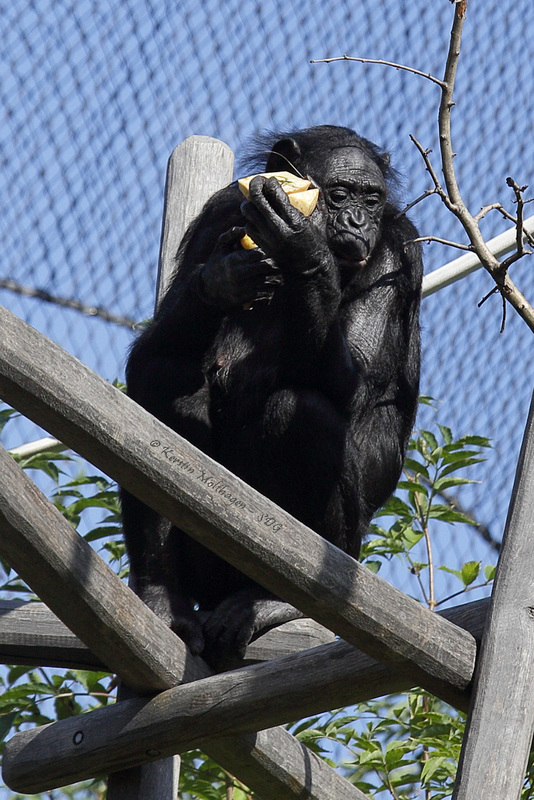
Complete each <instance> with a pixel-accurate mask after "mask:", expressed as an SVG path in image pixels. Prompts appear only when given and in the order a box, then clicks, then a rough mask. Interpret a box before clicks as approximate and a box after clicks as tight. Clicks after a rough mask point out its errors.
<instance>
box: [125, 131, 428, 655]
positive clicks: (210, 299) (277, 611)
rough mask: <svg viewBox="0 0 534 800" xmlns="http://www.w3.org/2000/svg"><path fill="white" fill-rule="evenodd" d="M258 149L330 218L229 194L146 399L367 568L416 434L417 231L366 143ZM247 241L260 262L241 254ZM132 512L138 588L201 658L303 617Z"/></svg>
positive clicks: (210, 220)
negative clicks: (307, 185)
mask: <svg viewBox="0 0 534 800" xmlns="http://www.w3.org/2000/svg"><path fill="white" fill-rule="evenodd" d="M257 149H258V150H259V151H262V152H263V151H268V157H267V159H266V162H265V161H264V165H265V166H264V167H263V168H262V171H278V170H282V169H283V170H288V171H292V172H294V173H295V174H300V175H308V176H310V177H311V178H312V179H313V180H314V182H315V184H316V185H317V186H318V187H319V188H320V189H321V190H322V191H321V196H320V201H319V205H318V208H317V210H316V211H315V212H314V213H313V214H312V216H311V217H308V218H305V217H303V216H302V215H301V214H300V212H296V210H295V209H293V208H292V207H291V206H289V203H288V201H287V196H286V195H285V194H284V193H283V192H282V191H281V189H280V187H279V186H278V184H277V183H276V181H275V182H274V183H273V182H271V181H267V182H266V181H264V180H263V179H256V180H255V181H253V183H252V185H251V199H250V201H249V202H246V203H244V204H243V200H244V198H243V196H242V195H241V194H240V192H239V190H238V188H237V186H236V184H231V185H230V186H228V187H227V188H225V189H223V190H222V191H221V192H219V193H217V194H216V195H215V196H214V197H213V198H212V199H211V200H210V201H209V202H208V203H207V205H206V206H205V208H204V210H203V211H202V213H201V214H200V216H199V217H198V218H197V220H196V221H195V222H194V223H193V225H192V226H191V228H190V229H189V231H188V233H187V234H186V236H185V238H184V241H183V243H182V245H181V247H180V250H179V253H178V256H177V270H176V276H175V278H174V281H173V283H172V285H171V288H170V290H169V292H168V293H167V295H166V297H165V298H164V300H163V302H162V304H161V307H160V309H159V311H158V313H157V314H156V317H155V319H154V321H153V322H152V324H151V325H150V326H149V327H148V328H147V329H146V330H145V331H144V332H143V333H142V334H141V336H140V337H139V338H138V339H137V341H136V342H135V344H134V346H133V348H132V351H131V355H130V358H129V361H128V367H127V383H128V393H129V394H130V396H131V397H133V398H134V399H135V400H136V401H137V402H139V403H140V404H141V405H142V406H144V407H145V408H146V409H148V410H149V411H150V412H151V413H152V414H154V415H155V416H156V417H158V418H159V419H160V420H162V421H163V422H165V423H166V424H167V425H169V426H170V427H171V428H173V429H174V430H175V431H177V432H178V433H180V434H181V435H182V436H184V437H185V438H187V439H188V440H190V441H191V442H192V443H193V444H195V445H196V446H197V447H199V448H201V449H202V450H203V451H204V452H206V453H207V454H208V455H210V456H211V457H212V458H214V459H216V460H217V461H219V462H220V463H221V464H224V465H225V466H226V467H228V468H229V469H230V470H232V471H233V472H234V473H235V474H237V475H239V476H240V477H241V478H243V479H244V480H245V481H247V482H248V483H249V484H251V485H252V486H254V487H255V488H257V489H258V490H259V491H260V492H262V493H263V494H265V495H266V496H268V497H270V498H271V499H272V500H273V501H274V502H276V503H277V504H279V505H280V506H282V507H283V508H285V509H286V510H287V511H289V512H290V513H291V514H293V515H294V516H295V517H297V518H298V519H299V520H301V521H302V522H304V523H305V524H307V525H309V526H310V527H311V528H313V529H314V530H315V531H317V532H318V533H319V534H321V535H322V536H324V537H325V538H326V539H328V540H329V541H331V542H333V543H334V544H335V545H337V546H338V547H340V548H342V549H343V550H345V551H346V552H348V553H350V554H352V555H353V556H354V557H356V558H357V557H358V554H359V550H360V544H361V540H362V537H363V536H364V535H365V533H366V532H367V529H368V526H369V522H370V520H371V517H372V515H373V514H374V512H375V511H376V509H377V508H378V507H379V506H380V505H382V504H383V503H384V502H385V500H386V499H387V497H388V496H389V495H390V494H391V492H392V491H393V490H394V488H395V485H396V483H397V480H398V478H399V475H400V472H401V468H402V463H403V459H404V454H405V449H406V444H407V441H408V437H409V435H410V431H411V428H412V425H413V421H414V415H415V409H416V403H417V396H418V382H419V323H418V312H419V302H420V286H421V274H422V265H421V255H420V249H419V246H417V245H415V244H410V243H408V244H406V242H409V241H410V240H412V239H413V238H414V237H415V236H416V235H417V233H416V230H415V228H414V227H413V225H412V224H411V223H410V222H409V220H408V219H407V218H406V217H405V216H403V215H402V214H399V210H398V208H397V207H396V206H395V205H394V204H393V203H392V202H391V192H390V188H389V187H390V185H391V183H392V172H391V169H390V166H389V157H388V156H387V154H384V153H382V152H381V151H380V150H379V149H378V148H377V147H376V146H375V145H374V144H372V143H371V142H368V141H367V140H365V139H362V138H361V137H359V136H358V135H357V134H355V133H354V132H353V131H351V130H349V129H348V128H338V127H335V126H320V127H317V128H310V129H306V130H303V131H296V132H290V133H285V134H281V135H277V136H276V137H271V138H268V139H263V140H262V141H260V142H259V144H258V146H257ZM256 158H257V156H256ZM256 163H257V161H256ZM236 226H237V230H236V229H235V227H236ZM244 226H246V229H247V232H248V233H249V234H250V235H252V237H253V239H254V241H255V242H256V243H257V244H259V245H260V249H258V250H255V251H254V250H250V251H246V250H243V249H242V248H241V245H240V243H239V238H240V236H241V235H242V234H243V233H244V231H243V230H242V228H243V227H244ZM228 231H229V233H228ZM220 236H223V239H222V240H220V239H219V237H220ZM251 306H252V308H251ZM122 502H123V516H124V529H125V536H126V543H127V547H128V552H129V556H130V562H131V569H132V573H133V577H134V585H135V587H136V590H137V591H138V593H139V594H140V595H141V597H143V599H144V600H145V601H146V602H147V603H148V604H149V605H150V606H151V607H152V608H153V609H154V611H155V612H156V613H158V614H159V615H160V616H162V617H163V618H164V619H165V620H166V621H167V622H168V624H169V625H171V626H172V627H173V628H174V630H176V632H177V633H178V634H179V635H181V636H182V637H183V638H184V639H185V640H186V642H187V643H188V644H189V645H190V647H191V648H192V649H193V651H195V652H201V651H202V649H203V648H204V646H205V643H206V641H208V643H210V644H211V645H212V646H214V647H237V648H238V649H239V650H242V649H243V648H244V646H245V645H246V643H247V642H248V641H249V640H250V638H251V636H252V635H253V634H254V632H256V631H257V630H259V629H260V628H262V627H264V626H265V625H269V624H273V623H277V622H280V621H284V620H286V619H289V618H292V617H295V616H298V612H296V610H295V609H293V608H292V607H291V606H289V605H288V604H285V603H282V602H281V601H278V600H276V598H273V597H272V595H270V594H269V593H268V592H266V591H265V590H263V589H262V588H261V587H258V586H256V585H255V584H254V583H253V582H252V581H251V580H250V579H248V578H247V577H245V576H244V575H242V574H241V573H239V572H238V571H237V570H235V569H234V568H233V567H231V566H229V565H228V564H226V562H224V561H222V560H221V559H219V558H218V557H217V556H215V555H213V554H212V553H211V552H209V551H207V550H205V549H204V548H202V547H201V546H200V545H199V544H197V543H196V542H194V541H193V540H191V539H190V538H189V537H187V536H186V535H185V534H184V533H183V532H181V531H179V530H178V529H176V528H175V527H172V526H171V525H170V524H169V523H168V522H167V521H166V520H163V519H161V518H160V517H158V515H156V514H155V513H154V512H153V511H151V510H150V509H148V508H147V507H146V506H144V505H143V504H142V503H140V502H139V501H138V500H136V499H135V498H134V497H132V496H131V495H129V494H128V493H126V492H123V497H122ZM195 604H196V605H197V606H198V607H199V609H200V611H201V612H202V611H205V612H210V613H209V615H208V614H200V615H199V613H198V612H197V611H195V610H194V607H195ZM206 617H207V621H206ZM201 620H202V621H203V622H204V624H203V625H202V624H201Z"/></svg>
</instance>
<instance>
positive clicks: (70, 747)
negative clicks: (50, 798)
mask: <svg viewBox="0 0 534 800" xmlns="http://www.w3.org/2000/svg"><path fill="white" fill-rule="evenodd" d="M352 658H354V659H355V665H356V668H355V669H354V670H353V671H351V670H350V661H351V659H352ZM406 669H409V667H407V666H406V665H404V666H403V665H398V666H397V668H396V669H395V670H391V671H390V675H389V676H388V677H389V686H388V687H386V690H389V691H398V690H400V689H401V688H404V687H405V686H406V683H407V682H408V680H409V679H408V677H407V674H406V672H405V671H406ZM360 671H363V673H364V674H365V677H366V680H365V681H362V682H360V681H359V673H360ZM403 671H404V674H402V673H403ZM373 673H374V674H373ZM383 676H384V667H383V665H381V664H377V663H376V662H373V661H372V659H371V658H370V657H363V656H361V655H360V654H358V653H356V651H355V649H354V648H353V647H351V646H350V645H348V644H347V643H346V642H342V641H338V642H335V643H333V644H327V645H323V646H321V647H318V648H314V649H313V650H307V651H305V652H303V653H299V654H297V655H292V656H287V657H285V658H282V659H279V660H277V661H269V662H265V663H263V664H258V665H254V666H250V667H243V668H242V669H239V670H234V671H232V672H226V673H223V674H221V675H214V676H211V677H209V678H204V679H202V680H199V681H196V682H194V683H189V684H187V685H182V686H179V687H176V688H174V689H169V690H168V691H166V692H163V693H161V694H159V695H157V696H156V697H155V698H153V699H150V700H146V699H140V698H139V699H138V698H136V699H133V700H125V701H123V702H121V703H117V704H116V705H115V706H110V707H106V708H102V709H98V710H96V711H93V712H91V714H86V715H84V716H83V718H79V717H78V718H71V719H67V720H61V721H59V722H56V723H52V724H50V725H45V726H43V727H41V728H38V729H34V730H31V731H27V732H23V733H19V734H17V735H16V736H15V737H14V738H13V739H11V741H10V742H9V744H8V745H7V747H6V751H5V754H4V779H5V781H6V783H7V784H8V785H9V786H11V787H12V788H14V789H16V790H17V791H22V792H35V791H43V790H45V789H50V788H55V787H57V786H60V785H64V784H67V783H71V782H72V781H77V780H81V779H83V778H86V777H89V776H90V775H95V774H96V775H99V774H104V773H109V772H113V771H114V770H117V769H125V768H128V767H130V766H135V765H136V764H138V763H140V762H143V761H150V760H151V759H153V758H154V756H155V755H159V756H167V755H170V754H172V753H177V752H183V751H184V750H190V749H192V748H195V747H199V746H202V745H203V742H204V740H205V739H207V738H209V737H213V732H214V731H217V736H228V735H232V736H236V735H239V734H243V733H252V732H254V731H255V730H257V728H258V726H260V727H261V728H265V727H271V726H273V725H279V724H281V723H284V722H290V721H292V720H295V719H300V718H302V717H304V716H307V715H310V714H314V713H319V712H321V711H327V710H328V709H331V708H333V707H335V706H336V705H338V704H339V705H341V706H344V705H347V704H350V703H354V702H358V701H360V700H362V699H364V697H368V696H369V691H370V686H371V684H372V683H373V682H374V691H371V693H372V695H375V696H376V695H379V694H382V693H383V692H384V687H383V680H382V678H383ZM334 700H335V702H334ZM147 742H149V743H150V748H148V747H147Z"/></svg>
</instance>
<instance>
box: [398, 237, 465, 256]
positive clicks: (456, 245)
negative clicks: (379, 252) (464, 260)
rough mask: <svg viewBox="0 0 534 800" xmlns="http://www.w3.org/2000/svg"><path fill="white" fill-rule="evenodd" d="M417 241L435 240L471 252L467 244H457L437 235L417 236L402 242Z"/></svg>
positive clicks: (414, 242)
mask: <svg viewBox="0 0 534 800" xmlns="http://www.w3.org/2000/svg"><path fill="white" fill-rule="evenodd" d="M417 242H425V243H426V242H437V243H438V244H445V245H447V247H454V248H456V250H467V251H468V253H472V252H473V248H472V247H471V245H469V244H459V242H451V241H449V240H448V239H441V238H440V237H439V236H418V237H417V239H410V240H409V241H407V242H404V245H405V246H406V245H407V244H416V243H417Z"/></svg>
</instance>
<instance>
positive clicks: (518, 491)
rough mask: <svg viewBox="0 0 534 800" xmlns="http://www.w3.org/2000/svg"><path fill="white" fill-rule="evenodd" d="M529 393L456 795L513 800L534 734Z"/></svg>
mask: <svg viewBox="0 0 534 800" xmlns="http://www.w3.org/2000/svg"><path fill="white" fill-rule="evenodd" d="M533 528H534V398H533V402H532V404H531V407H530V413H529V417H528V422H527V425H526V429H525V435H524V438H523V446H522V449H521V455H520V457H519V462H518V466H517V472H516V478H515V483H514V487H513V491H512V499H511V501H510V508H509V511H508V519H507V522H506V529H505V533H504V538H503V543H502V548H501V553H500V558H499V563H498V567H497V573H496V577H495V583H494V587H493V595H492V601H491V605H490V608H489V612H488V622H487V625H486V630H485V633H484V637H483V640H482V646H481V652H480V659H479V663H478V666H477V671H476V675H475V680H474V686H473V696H472V705H471V709H470V713H469V716H468V721H467V726H466V732H465V736H464V744H463V748H462V754H461V758H460V764H459V768H458V774H457V779H456V785H455V791H454V795H453V796H454V798H455V800H478V798H481V797H488V798H490V797H491V798H493V797H494V798H499V800H516V798H519V797H520V795H521V789H522V785H523V780H524V777H525V771H526V766H527V760H528V756H529V753H530V749H531V746H532V736H533V733H534V536H533V532H534V531H533Z"/></svg>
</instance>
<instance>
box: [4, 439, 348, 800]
mask: <svg viewBox="0 0 534 800" xmlns="http://www.w3.org/2000/svg"><path fill="white" fill-rule="evenodd" d="M0 474H2V481H1V482H0V530H1V531H2V539H1V547H0V549H1V552H2V554H3V555H5V556H6V558H7V560H8V561H9V562H10V564H12V566H13V567H14V569H16V571H17V572H18V573H19V574H20V575H21V577H23V578H24V580H26V581H27V583H28V584H29V585H30V586H31V587H32V588H33V589H34V590H35V591H36V592H37V593H38V594H39V595H40V596H41V597H43V599H44V600H45V601H46V602H47V603H48V604H49V605H50V607H51V608H52V609H53V610H54V611H55V612H56V614H57V616H58V617H60V618H61V619H62V620H63V622H65V624H67V625H68V626H69V628H70V629H71V630H72V631H73V632H74V633H77V634H78V635H79V637H80V638H81V639H83V641H84V642H85V643H86V644H87V645H89V646H90V647H91V649H92V650H93V652H94V653H95V654H96V655H97V656H99V657H100V659H101V660H102V661H103V662H104V663H106V664H107V665H108V668H110V669H112V670H114V671H116V672H117V674H118V675H119V677H121V678H122V680H123V681H124V682H125V683H126V684H127V685H129V686H132V687H134V688H135V689H136V690H137V691H138V692H148V691H156V690H157V689H160V688H162V687H165V686H175V685H176V684H178V683H180V682H181V681H183V680H188V679H191V680H194V679H195V678H197V677H199V676H201V675H207V674H209V673H210V670H209V668H208V667H207V665H206V664H204V662H203V661H202V660H201V659H200V658H198V657H195V658H194V657H192V656H191V654H190V653H188V651H187V649H186V648H185V645H184V644H183V642H181V640H180V639H178V637H177V636H175V635H174V634H173V633H172V632H171V631H170V630H169V629H168V628H167V627H166V626H165V625H164V624H163V623H162V622H161V620H159V619H158V618H157V617H156V616H155V615H154V614H153V613H152V612H151V611H150V610H149V609H148V608H147V607H146V606H145V605H144V603H142V602H141V600H139V598H138V597H136V596H135V595H134V594H133V592H132V591H131V590H130V589H128V587H127V586H126V585H125V584H124V583H123V582H122V581H121V580H120V579H119V577H118V576H117V575H116V574H115V573H114V572H113V571H112V570H111V569H110V568H109V567H108V565H107V564H105V562H104V561H103V560H102V559H101V558H100V556H99V555H98V554H97V553H95V551H94V550H92V548H91V547H90V546H89V545H88V544H87V542H85V540H84V539H82V537H80V536H79V535H78V534H77V533H76V531H75V530H74V528H73V527H72V526H71V525H70V524H69V523H68V522H67V521H66V520H65V518H64V517H63V516H62V515H61V513H60V512H59V511H58V510H57V509H56V508H55V506H53V504H52V503H51V502H50V501H49V500H48V499H47V498H46V497H45V496H44V495H43V494H42V492H40V490H39V489H38V488H37V487H36V486H35V484H34V483H33V482H32V481H31V479H30V478H29V477H28V476H27V475H26V474H25V473H24V472H23V470H21V468H20V467H19V466H18V465H17V464H16V463H15V461H14V460H13V458H11V456H10V455H9V454H8V453H7V452H6V451H5V450H4V449H3V448H0ZM125 702H126V701H125ZM130 702H134V701H130ZM122 705H124V703H118V704H117V707H118V708H120V707H121V706H122ZM273 738H274V740H275V743H276V745H277V746H278V745H279V744H280V741H281V740H282V742H283V744H284V748H285V750H286V751H287V752H289V753H292V757H291V758H290V759H289V761H288V762H287V764H288V769H289V765H290V764H293V763H301V764H302V765H304V763H305V761H306V759H305V757H304V752H303V751H302V748H301V746H300V745H299V743H298V742H297V741H296V740H295V739H294V738H293V737H292V736H291V735H290V734H289V733H287V732H286V731H281V732H278V733H277V734H276V735H274V734H273ZM262 741H263V742H264V743H265V737H263V738H262ZM206 744H207V746H206V748H205V749H206V751H207V752H208V753H209V752H210V751H209V742H207V743H206ZM274 750H275V746H274V744H273V745H272V747H270V748H267V750H262V749H261V747H259V746H256V747H254V748H251V749H250V752H249V755H248V756H246V753H247V752H248V742H240V741H239V740H237V741H235V740H233V739H229V740H226V741H225V742H224V743H221V745H220V746H219V748H218V751H217V752H218V755H219V757H220V756H221V754H222V760H221V763H222V765H223V766H224V765H225V760H224V753H225V752H226V753H227V755H228V760H229V762H230V763H231V764H232V765H233V766H234V765H235V764H236V760H235V756H234V753H235V752H240V753H241V754H242V762H243V770H244V772H245V771H246V775H247V781H248V782H249V785H250V786H251V788H253V789H258V791H259V790H263V789H264V787H265V786H266V785H269V786H273V785H274V786H276V785H279V789H280V793H279V795H277V794H276V793H275V795H274V796H276V797H278V796H280V797H284V798H285V797H288V798H290V799H291V800H295V798H296V797H299V798H301V797H302V798H306V797H311V796H312V795H311V794H310V792H311V789H310V787H307V786H306V785H302V784H301V781H300V776H301V775H302V774H304V773H303V770H304V772H305V769H304V766H302V769H299V770H298V771H297V773H296V775H295V776H291V775H289V774H287V773H286V772H284V771H283V770H282V771H280V770H278V769H273V763H272V756H273V752H274ZM237 766H238V767H239V763H238V764H237ZM332 771H333V770H332V769H331V767H329V766H328V765H327V764H326V763H325V762H324V761H322V762H320V763H319V762H318V763H317V764H315V768H314V780H315V784H314V786H313V793H314V794H313V796H316V797H317V798H318V800H329V799H330V798H331V797H332V795H331V793H330V789H331V786H332V780H333V778H332V776H331V773H332ZM156 772H157V773H158V785H162V786H164V787H166V788H165V791H167V790H168V789H169V787H170V788H172V787H173V786H174V776H175V774H176V770H175V769H174V765H173V769H172V770H169V769H167V768H166V766H165V765H163V769H160V768H157V769H156ZM160 773H161V774H160ZM306 774H307V773H306ZM5 776H6V772H5V766H4V777H5ZM237 777H239V773H237ZM127 778H128V780H127V781H126V782H125V784H124V786H125V787H126V788H127V787H128V786H129V787H130V789H131V788H132V786H134V785H137V786H139V787H142V786H143V785H144V786H145V787H146V785H149V784H150V781H154V776H153V775H152V777H149V778H147V780H148V781H149V783H148V784H147V783H146V782H145V780H144V778H145V774H144V772H143V773H141V774H139V772H137V773H136V774H133V773H131V774H130V775H129V776H127ZM160 778H161V781H160V780H159V779H160ZM293 778H294V780H293ZM121 783H122V782H121ZM115 788H117V787H114V791H115ZM126 788H125V789H124V790H125V791H126ZM353 788H354V787H351V786H350V784H348V783H347V786H346V787H345V789H344V791H343V792H342V793H340V794H338V796H341V797H347V798H348V800H360V795H361V793H360V794H355V793H354V792H356V790H354V792H353V791H352V790H353ZM119 789H120V791H121V792H122V791H123V787H122V785H121V786H119ZM291 791H293V792H294V793H293V795H291V794H290V793H291Z"/></svg>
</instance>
